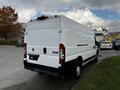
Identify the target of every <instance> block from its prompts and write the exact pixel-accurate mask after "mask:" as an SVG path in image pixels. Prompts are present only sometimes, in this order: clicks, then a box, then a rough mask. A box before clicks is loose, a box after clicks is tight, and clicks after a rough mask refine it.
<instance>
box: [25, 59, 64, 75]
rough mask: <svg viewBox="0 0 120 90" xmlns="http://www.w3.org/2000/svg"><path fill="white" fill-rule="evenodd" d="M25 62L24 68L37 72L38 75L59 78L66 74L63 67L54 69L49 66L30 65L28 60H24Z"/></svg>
mask: <svg viewBox="0 0 120 90" xmlns="http://www.w3.org/2000/svg"><path fill="white" fill-rule="evenodd" d="M23 62H24V68H25V69H29V70H32V71H36V72H38V73H39V72H42V73H45V74H49V75H54V76H59V75H63V74H64V69H63V68H62V67H59V68H53V67H48V66H43V65H38V64H33V63H29V62H27V61H26V60H24V61H23Z"/></svg>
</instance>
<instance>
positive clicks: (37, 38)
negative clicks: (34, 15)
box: [26, 24, 61, 68]
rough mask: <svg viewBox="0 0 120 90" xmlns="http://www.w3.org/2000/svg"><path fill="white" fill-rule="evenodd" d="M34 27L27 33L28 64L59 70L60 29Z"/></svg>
mask: <svg viewBox="0 0 120 90" xmlns="http://www.w3.org/2000/svg"><path fill="white" fill-rule="evenodd" d="M32 26H33V27H32V29H31V28H28V30H27V33H26V42H27V60H28V62H29V63H34V64H39V65H44V66H49V67H55V68H58V67H59V43H60V41H61V40H60V33H59V31H60V28H59V27H47V26H46V27H44V28H41V27H39V28H36V27H35V28H34V25H33V24H32Z"/></svg>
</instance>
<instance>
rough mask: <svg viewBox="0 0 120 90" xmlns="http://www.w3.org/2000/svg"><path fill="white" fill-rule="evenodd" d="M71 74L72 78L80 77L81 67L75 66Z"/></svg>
mask: <svg viewBox="0 0 120 90" xmlns="http://www.w3.org/2000/svg"><path fill="white" fill-rule="evenodd" d="M73 73H74V77H75V78H76V79H78V78H79V77H80V75H81V66H80V65H76V66H75V67H74V72H73Z"/></svg>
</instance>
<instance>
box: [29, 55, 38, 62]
mask: <svg viewBox="0 0 120 90" xmlns="http://www.w3.org/2000/svg"><path fill="white" fill-rule="evenodd" d="M28 55H29V59H30V60H35V61H37V60H38V58H39V56H40V55H34V54H28Z"/></svg>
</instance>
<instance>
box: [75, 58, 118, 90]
mask: <svg viewBox="0 0 120 90" xmlns="http://www.w3.org/2000/svg"><path fill="white" fill-rule="evenodd" d="M74 90H120V56H116V57H111V58H108V59H105V60H103V61H102V62H101V63H99V64H97V65H96V66H95V67H93V68H92V70H91V71H90V72H88V73H87V74H86V75H85V77H83V78H82V79H81V80H80V81H79V82H78V84H77V86H76V87H75V88H74Z"/></svg>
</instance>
